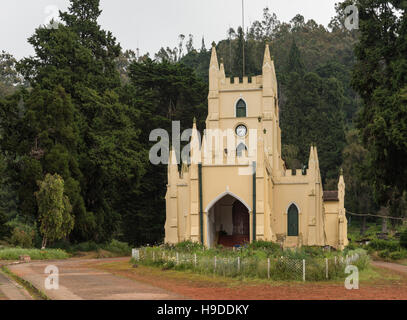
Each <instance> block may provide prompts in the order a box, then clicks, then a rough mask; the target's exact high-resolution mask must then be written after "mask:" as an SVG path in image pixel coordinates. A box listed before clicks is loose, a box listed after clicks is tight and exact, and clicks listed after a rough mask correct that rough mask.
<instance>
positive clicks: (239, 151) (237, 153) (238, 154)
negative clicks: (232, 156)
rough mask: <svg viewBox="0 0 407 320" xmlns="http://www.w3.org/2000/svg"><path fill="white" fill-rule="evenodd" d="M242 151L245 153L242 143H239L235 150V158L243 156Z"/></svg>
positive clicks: (245, 148) (245, 149)
mask: <svg viewBox="0 0 407 320" xmlns="http://www.w3.org/2000/svg"><path fill="white" fill-rule="evenodd" d="M243 151H247V147H246V145H245V144H244V143H243V142H242V143H240V144H239V145H238V146H237V148H236V156H238V157H242V156H243Z"/></svg>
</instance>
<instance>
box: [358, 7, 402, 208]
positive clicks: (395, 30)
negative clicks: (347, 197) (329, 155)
mask: <svg viewBox="0 0 407 320" xmlns="http://www.w3.org/2000/svg"><path fill="white" fill-rule="evenodd" d="M357 5H358V8H359V17H360V33H361V37H360V41H359V43H358V44H357V46H356V49H355V54H356V57H357V63H356V65H355V68H354V73H353V86H354V88H355V89H356V91H357V92H358V93H359V95H360V96H361V98H362V101H363V104H362V110H361V113H360V117H359V121H358V127H359V128H360V132H361V135H362V138H363V139H362V141H363V144H364V146H365V147H366V149H367V150H368V151H369V153H368V157H369V180H370V181H371V183H372V185H373V186H374V189H375V194H376V197H377V199H378V200H379V202H380V203H381V204H383V205H386V204H388V203H389V201H391V200H392V198H394V194H395V193H396V194H402V192H403V190H406V189H407V180H406V179H405V177H406V175H407V109H406V105H407V6H406V4H405V1H385V0H369V1H367V0H359V1H357Z"/></svg>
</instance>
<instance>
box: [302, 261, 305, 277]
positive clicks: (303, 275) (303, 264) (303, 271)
mask: <svg viewBox="0 0 407 320" xmlns="http://www.w3.org/2000/svg"><path fill="white" fill-rule="evenodd" d="M302 281H305V259H302Z"/></svg>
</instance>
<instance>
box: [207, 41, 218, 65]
mask: <svg viewBox="0 0 407 320" xmlns="http://www.w3.org/2000/svg"><path fill="white" fill-rule="evenodd" d="M209 68H210V69H212V68H214V69H215V70H219V63H218V55H217V54H216V44H215V42H212V54H211V63H210V65H209Z"/></svg>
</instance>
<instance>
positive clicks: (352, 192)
mask: <svg viewBox="0 0 407 320" xmlns="http://www.w3.org/2000/svg"><path fill="white" fill-rule="evenodd" d="M346 142H347V143H346V147H345V148H344V149H343V152H342V154H343V164H342V168H343V173H344V179H345V182H346V197H345V207H346V209H347V210H349V211H350V212H353V213H374V212H376V211H377V210H378V209H379V208H378V206H377V205H376V204H375V202H374V198H373V188H372V186H371V185H370V183H369V180H368V179H367V178H366V166H367V165H368V164H367V150H366V149H365V148H364V147H363V146H362V143H361V141H360V136H359V131H358V130H357V129H352V130H349V131H348V132H347V134H346ZM335 182H336V183H337V181H335ZM366 222H367V218H366V216H364V217H362V223H361V225H360V234H361V235H363V234H364V233H365V231H366V227H367V226H366Z"/></svg>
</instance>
